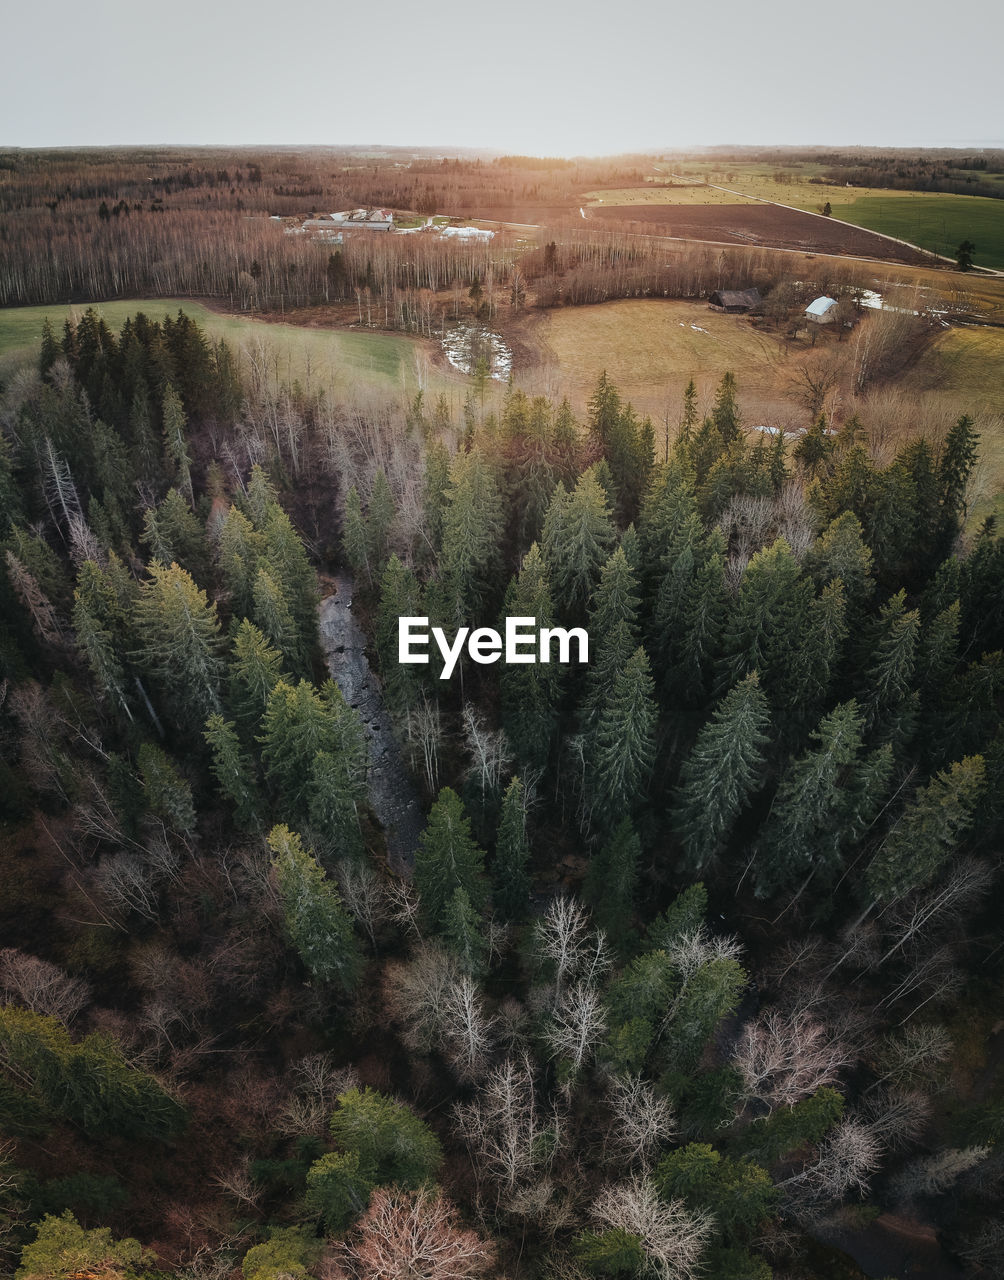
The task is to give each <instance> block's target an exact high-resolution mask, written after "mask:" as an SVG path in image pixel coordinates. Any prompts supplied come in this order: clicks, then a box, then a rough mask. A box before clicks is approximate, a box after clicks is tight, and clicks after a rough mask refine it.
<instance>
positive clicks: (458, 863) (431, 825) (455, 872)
mask: <svg viewBox="0 0 1004 1280" xmlns="http://www.w3.org/2000/svg"><path fill="white" fill-rule="evenodd" d="M484 869H485V855H484V851H483V850H482V849H480V848H479V847H478V845H477V843H476V842H475V840H474V837H473V836H472V835H471V823H470V819H469V818H468V817H467V815H466V813H465V812H464V806H463V803H462V802H461V799H460V797H459V796H458V795H457V793H456V792H455V791H453V790H452V789H451V788H450V787H444V788H443V789H442V791H440V793H439V796H438V798H437V800H436V803H435V804H434V805H433V806H432V808H431V810H430V811H429V821H428V823H427V825H426V828H425V830H424V831H423V832H422V834H421V835H420V836H419V838H418V852H417V853H416V854H415V887H416V888H417V889H418V894H419V899H420V901H421V903H422V913H423V915H424V916H425V919H426V920H427V921H428V922H429V923H430V924H431V925H432V926H433V927H434V928H440V927H442V925H443V922H444V919H445V914H446V910H447V907H448V906H449V903H450V901H451V899H452V897H453V894H454V892H455V891H456V890H457V889H458V888H459V889H464V890H465V891H466V893H467V896H468V898H469V900H470V902H471V903H472V904H473V905H474V907H475V909H477V910H480V909H481V907H482V906H483V905H484V900H485V891H484V884H483V876H484Z"/></svg>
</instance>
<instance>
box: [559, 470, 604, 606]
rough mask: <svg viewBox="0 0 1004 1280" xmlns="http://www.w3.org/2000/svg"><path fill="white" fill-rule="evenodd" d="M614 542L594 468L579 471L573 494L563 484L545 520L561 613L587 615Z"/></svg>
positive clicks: (602, 494)
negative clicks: (589, 604)
mask: <svg viewBox="0 0 1004 1280" xmlns="http://www.w3.org/2000/svg"><path fill="white" fill-rule="evenodd" d="M615 542H616V534H615V532H614V527H613V523H612V521H611V519H610V510H609V507H608V506H607V501H606V497H605V495H604V493H603V490H602V489H601V487H600V484H599V482H598V480H597V479H596V476H595V473H594V471H593V469H592V468H590V470H589V471H586V472H584V473H583V474H582V475H581V476H580V477H579V482H578V484H577V485H576V486H575V490H574V492H573V493H571V494H567V493H566V492H565V490H564V489H563V488H562V487H561V486H560V485H559V486H558V488H557V490H556V491H555V495H554V497H553V498H552V499H551V505H550V506H549V507H548V511H547V516H546V517H545V520H544V531H543V546H542V550H543V553H544V561H545V563H546V565H547V574H548V580H549V582H550V584H551V591H552V593H553V596H554V602H555V606H556V608H557V610H558V613H559V614H560V616H562V617H563V618H565V619H569V620H572V621H580V620H582V619H584V617H585V613H586V606H587V605H588V603H589V601H590V599H591V597H592V594H593V591H594V590H595V588H596V585H597V582H598V581H599V576H600V570H601V569H602V567H603V565H604V564H605V563H606V561H607V559H608V558H609V556H610V553H611V551H612V550H613V548H614V544H615Z"/></svg>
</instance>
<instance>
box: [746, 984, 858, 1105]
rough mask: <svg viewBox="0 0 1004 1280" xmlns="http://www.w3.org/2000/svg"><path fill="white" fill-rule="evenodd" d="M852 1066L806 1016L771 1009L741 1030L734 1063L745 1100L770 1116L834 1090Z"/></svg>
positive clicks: (831, 1039) (839, 1046) (841, 1047)
mask: <svg viewBox="0 0 1004 1280" xmlns="http://www.w3.org/2000/svg"><path fill="white" fill-rule="evenodd" d="M853 1061H854V1055H853V1054H852V1053H851V1052H850V1051H849V1050H848V1049H847V1047H846V1046H845V1045H844V1044H843V1043H842V1042H841V1041H840V1040H839V1039H837V1038H835V1037H834V1036H832V1035H831V1034H830V1032H829V1031H828V1030H827V1028H826V1027H825V1026H824V1025H823V1024H822V1023H821V1022H818V1021H816V1020H815V1019H814V1018H812V1017H811V1016H810V1015H809V1014H808V1013H805V1012H804V1011H800V1012H797V1013H794V1014H783V1013H779V1012H777V1011H776V1010H773V1009H769V1010H768V1011H767V1012H766V1013H763V1014H761V1015H760V1016H759V1017H758V1018H756V1019H755V1020H754V1021H752V1022H748V1023H747V1024H746V1026H745V1027H744V1029H743V1033H742V1035H741V1036H740V1038H739V1043H738V1045H737V1046H736V1052H735V1057H734V1064H735V1066H736V1067H737V1068H738V1070H739V1072H740V1074H741V1075H742V1078H743V1089H744V1093H745V1095H746V1097H747V1099H749V1100H755V1101H757V1102H760V1103H762V1104H763V1105H764V1106H766V1107H767V1108H768V1109H769V1110H771V1111H773V1110H774V1108H775V1107H781V1106H787V1107H790V1106H793V1105H794V1104H795V1103H796V1102H800V1101H801V1100H802V1099H803V1098H807V1097H808V1096H809V1095H810V1094H812V1093H815V1091H816V1090H817V1089H819V1088H821V1087H822V1086H823V1085H830V1084H835V1083H836V1082H837V1081H838V1080H839V1078H840V1072H841V1071H842V1070H843V1069H844V1068H845V1067H848V1066H850V1065H851V1063H852V1062H853Z"/></svg>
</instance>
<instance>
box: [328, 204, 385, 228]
mask: <svg viewBox="0 0 1004 1280" xmlns="http://www.w3.org/2000/svg"><path fill="white" fill-rule="evenodd" d="M331 217H332V219H333V220H334V221H335V222H337V223H338V224H339V226H342V227H345V228H346V229H348V230H352V231H393V230H394V215H393V213H392V212H391V211H390V209H349V210H347V211H346V212H344V213H333V214H332V215H331Z"/></svg>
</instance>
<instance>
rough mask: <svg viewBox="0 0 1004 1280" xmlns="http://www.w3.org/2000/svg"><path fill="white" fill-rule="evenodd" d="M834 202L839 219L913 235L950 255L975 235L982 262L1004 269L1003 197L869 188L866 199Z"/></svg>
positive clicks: (978, 258) (916, 240)
mask: <svg viewBox="0 0 1004 1280" xmlns="http://www.w3.org/2000/svg"><path fill="white" fill-rule="evenodd" d="M844 196H845V197H846V196H847V191H846V190H845V191H844ZM832 206H833V216H834V217H835V218H842V219H843V220H844V221H845V222H853V223H854V224H855V225H856V226H859V227H867V228H868V230H870V231H881V232H883V233H884V234H885V235H887V236H896V237H897V239H900V240H909V241H910V243H911V244H916V245H919V246H920V248H922V249H928V250H930V251H931V252H932V253H940V254H944V255H945V256H946V257H949V258H951V257H954V256H955V250H956V247H957V246H958V245H959V244H961V243H962V241H963V240H972V241H973V243H974V244H975V245H976V254H975V261H976V262H977V264H978V265H979V266H983V267H993V268H995V269H996V270H998V271H1000V270H1004V200H991V199H990V197H989V196H952V195H939V194H937V193H935V192H926V191H925V192H913V193H910V192H904V193H901V194H896V195H891V194H889V193H888V192H885V193H883V194H881V195H879V194H877V193H875V192H869V193H868V195H867V196H866V197H863V198H862V197H859V196H858V195H857V194H856V193H855V195H854V198H853V199H852V200H846V199H845V202H842V203H838V202H837V201H835V200H834V201H832Z"/></svg>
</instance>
